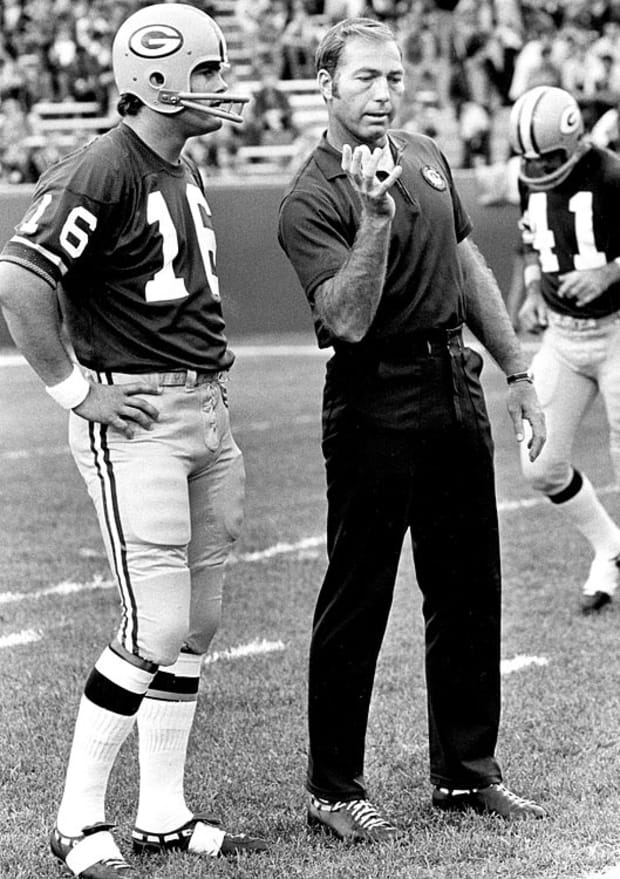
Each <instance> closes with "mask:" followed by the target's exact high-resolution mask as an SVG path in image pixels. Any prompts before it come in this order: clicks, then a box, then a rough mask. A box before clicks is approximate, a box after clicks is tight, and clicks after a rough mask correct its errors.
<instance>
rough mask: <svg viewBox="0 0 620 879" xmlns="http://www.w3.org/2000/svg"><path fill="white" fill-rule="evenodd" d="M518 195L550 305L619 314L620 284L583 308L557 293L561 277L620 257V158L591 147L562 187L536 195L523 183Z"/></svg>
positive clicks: (576, 312) (580, 312)
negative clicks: (616, 312) (617, 312)
mask: <svg viewBox="0 0 620 879" xmlns="http://www.w3.org/2000/svg"><path fill="white" fill-rule="evenodd" d="M519 191H520V197H521V211H522V218H521V223H520V225H521V234H522V237H523V244H524V247H525V250H526V252H527V251H528V250H530V251H532V250H534V251H536V252H537V255H538V259H539V262H540V267H541V269H542V273H543V274H542V284H541V291H542V295H543V297H544V299H545V302H546V303H547V304H548V306H549V307H550V308H552V309H553V310H554V311H557V312H559V313H560V314H568V315H571V316H573V317H604V316H605V315H608V314H612V313H613V312H615V311H618V309H620V283H616V284H613V285H612V286H610V287H608V289H607V290H606V291H605V292H604V293H603V294H602V295H601V296H599V297H598V298H596V299H594V300H593V301H592V302H589V303H588V304H587V305H584V306H582V307H580V306H578V305H576V304H575V302H574V301H573V300H572V299H566V298H561V297H560V296H558V295H557V290H558V286H559V284H560V275H562V274H565V273H566V272H572V271H575V270H583V269H594V268H599V267H600V266H604V265H606V264H607V263H608V262H610V261H611V260H613V259H616V258H617V257H619V256H620V157H618V156H617V155H616V154H615V153H612V152H610V151H608V150H604V149H600V148H598V147H591V148H590V149H589V150H588V152H587V153H586V154H585V155H584V156H583V158H582V159H581V160H580V161H579V162H578V163H577V164H576V165H575V168H574V169H573V171H572V172H571V173H570V174H569V176H568V177H567V178H566V180H565V181H564V182H563V183H561V184H560V185H559V186H556V187H555V188H554V189H550V190H547V191H544V192H535V191H532V190H530V189H529V187H528V186H527V185H526V184H524V183H523V182H520V184H519Z"/></svg>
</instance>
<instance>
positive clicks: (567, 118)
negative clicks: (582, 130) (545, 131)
mask: <svg viewBox="0 0 620 879" xmlns="http://www.w3.org/2000/svg"><path fill="white" fill-rule="evenodd" d="M580 121H581V119H580V116H579V111H578V110H577V108H576V107H567V108H566V109H565V110H564V112H563V113H562V115H561V116H560V132H561V134H572V132H573V131H575V129H576V128H578V127H579V124H580Z"/></svg>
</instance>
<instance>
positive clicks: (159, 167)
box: [0, 123, 233, 373]
mask: <svg viewBox="0 0 620 879" xmlns="http://www.w3.org/2000/svg"><path fill="white" fill-rule="evenodd" d="M215 249H216V246H215V234H214V231H213V226H212V223H211V211H210V209H209V206H208V204H207V201H206V198H205V194H204V190H203V185H202V181H201V178H200V175H199V173H198V170H197V169H196V167H195V166H194V165H193V164H192V163H190V162H189V161H187V160H186V159H185V158H182V159H181V162H180V163H179V164H176V165H172V164H170V163H169V162H166V161H165V160H164V159H163V158H161V157H160V156H158V155H157V154H156V153H155V152H153V151H152V150H151V149H150V148H149V147H148V146H146V144H145V143H144V142H143V141H142V140H141V139H140V138H139V137H138V136H137V135H136V134H135V133H134V132H133V131H132V130H131V129H130V128H129V126H127V125H125V124H122V123H121V124H120V125H118V126H117V127H116V128H114V129H112V130H111V131H109V132H107V133H106V134H104V135H102V136H101V137H99V138H96V139H95V140H94V141H91V143H89V144H88V145H86V146H85V147H82V148H81V149H79V150H76V151H75V152H73V153H72V154H70V155H69V156H67V157H65V158H64V159H63V160H61V161H60V162H59V163H58V164H56V165H54V166H53V167H52V168H50V169H48V170H47V171H46V172H45V173H44V174H43V175H42V177H41V178H40V180H39V182H38V184H37V186H36V188H35V192H34V195H33V200H32V203H31V206H30V209H29V211H28V212H27V213H26V215H25V217H24V219H23V220H22V222H21V223H20V224H19V225H18V226H17V227H16V231H15V234H14V235H13V237H12V238H11V239H10V240H9V241H8V242H7V244H6V246H5V247H4V249H3V251H2V253H1V254H0V259H3V260H8V261H10V262H14V263H17V264H19V265H22V266H24V267H26V268H27V269H29V270H31V271H33V272H35V273H37V274H38V275H39V276H40V277H41V278H43V279H44V280H45V281H47V282H48V283H49V284H50V285H51V286H52V287H57V285H58V295H59V300H60V304H61V308H62V312H63V317H64V319H65V321H66V325H67V328H68V332H69V337H70V339H71V343H72V345H73V347H74V350H75V353H76V355H77V358H78V360H79V361H80V363H83V364H84V365H85V366H88V367H90V368H92V369H97V370H102V371H104V370H109V371H119V372H128V373H141V372H149V371H162V370H170V369H175V368H176V369H179V368H188V369H197V370H211V369H227V368H228V367H229V366H230V365H231V363H232V361H233V355H232V353H231V352H230V351H229V350H228V347H227V342H226V338H225V335H224V320H223V317H222V309H221V302H220V294H219V287H218V279H217V275H216V272H215Z"/></svg>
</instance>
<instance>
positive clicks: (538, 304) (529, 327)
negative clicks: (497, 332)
mask: <svg viewBox="0 0 620 879" xmlns="http://www.w3.org/2000/svg"><path fill="white" fill-rule="evenodd" d="M518 320H519V327H520V328H521V329H522V330H524V332H526V333H540V332H541V331H542V330H544V329H546V327H547V324H548V320H547V306H546V304H545V300H544V299H543V298H542V294H541V293H540V289H539V290H537V291H534V290H530V291H529V292H528V294H527V296H526V297H525V301H524V302H523V305H522V306H521V308H520V309H519V316H518Z"/></svg>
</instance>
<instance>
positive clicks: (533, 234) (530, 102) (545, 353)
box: [510, 86, 620, 614]
mask: <svg viewBox="0 0 620 879" xmlns="http://www.w3.org/2000/svg"><path fill="white" fill-rule="evenodd" d="M583 130H584V129H583V121H582V117H581V113H580V111H579V107H578V105H577V103H576V101H575V100H574V98H573V97H572V96H571V95H570V94H568V93H567V92H565V91H564V90H563V89H559V88H554V87H549V86H538V87H536V88H533V89H531V90H529V91H528V92H526V93H525V94H524V95H522V96H521V97H520V98H519V100H518V101H517V102H516V104H515V105H514V107H513V109H512V112H511V120H510V135H511V141H512V145H513V147H514V149H515V151H516V152H517V153H518V154H520V155H521V157H522V158H521V172H520V184H519V187H520V195H521V209H522V218H521V223H520V225H521V231H522V236H523V243H524V248H525V270H524V281H525V288H526V298H525V301H524V304H523V306H522V307H521V310H520V315H519V317H520V322H521V326H522V328H523V329H525V330H528V331H530V332H540V331H541V330H544V336H543V340H542V345H541V347H540V349H539V351H538V352H537V354H536V355H535V357H534V359H533V361H532V366H531V368H532V374H533V378H534V384H535V387H536V391H537V392H538V397H539V399H540V402H541V404H542V406H543V409H544V412H545V416H546V419H547V443H546V445H545V447H544V449H543V450H542V452H541V454H540V456H539V457H538V458H537V459H536V461H529V460H528V459H527V456H522V465H523V472H524V474H525V476H526V478H527V479H528V481H529V482H530V483H531V485H532V486H533V487H534V488H536V489H538V490H539V491H541V492H543V493H544V494H545V495H547V497H548V498H549V500H550V501H552V503H553V504H554V505H555V506H556V507H557V509H558V510H559V511H563V512H564V513H565V515H566V516H567V518H568V519H569V520H571V521H572V522H573V523H574V525H576V527H577V528H578V529H579V531H580V532H581V533H582V534H583V536H584V537H585V538H586V539H587V540H588V541H589V543H590V544H591V546H592V549H593V553H594V558H593V561H592V564H591V568H590V573H589V576H588V578H587V580H586V582H585V584H584V587H583V595H582V598H581V610H582V612H583V613H585V614H592V613H597V612H598V611H600V609H601V608H603V607H605V605H607V604H609V602H610V601H611V596H612V595H613V593H614V591H615V589H616V586H617V583H618V577H619V573H620V528H618V526H617V525H616V523H615V522H614V521H613V520H612V518H611V517H610V516H609V514H608V513H607V511H606V510H605V508H604V507H603V505H602V503H601V502H600V500H599V499H598V497H597V495H596V493H595V491H594V488H593V487H592V484H591V482H590V480H589V479H588V478H587V476H586V475H585V474H584V473H581V472H580V471H579V470H577V469H576V468H575V467H574V466H573V464H572V462H571V458H572V450H573V444H574V441H575V437H576V434H577V431H578V429H579V426H580V424H581V423H582V420H583V418H584V415H585V413H586V411H587V409H588V407H589V406H590V404H591V403H592V401H593V399H594V397H595V396H596V395H597V394H598V393H600V394H601V396H602V398H603V400H604V403H605V407H606V410H607V416H608V419H609V426H610V450H611V458H612V463H613V466H614V470H615V473H616V477H617V478H620V207H619V205H620V157H619V156H617V155H616V154H614V153H612V152H610V151H608V150H604V149H600V148H598V147H595V146H592V145H591V144H590V143H589V142H588V140H587V139H586V138H585V137H584V133H583Z"/></svg>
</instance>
